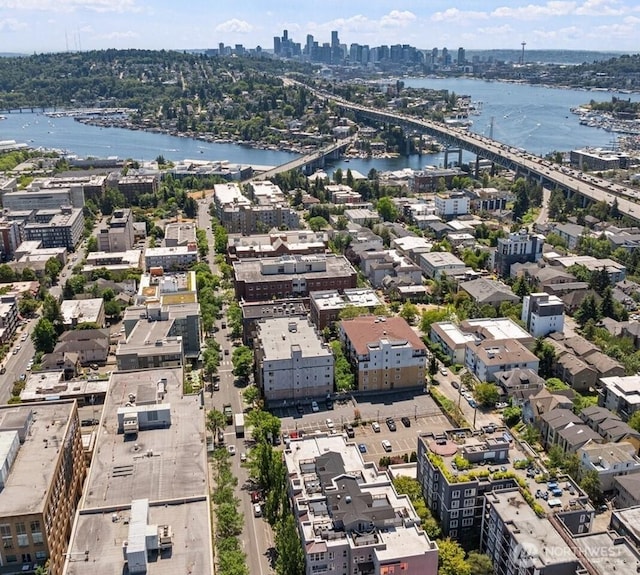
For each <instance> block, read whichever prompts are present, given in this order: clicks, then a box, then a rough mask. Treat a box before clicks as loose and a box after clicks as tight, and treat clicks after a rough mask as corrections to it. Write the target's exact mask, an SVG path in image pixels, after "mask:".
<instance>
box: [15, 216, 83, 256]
mask: <svg viewBox="0 0 640 575" xmlns="http://www.w3.org/2000/svg"><path fill="white" fill-rule="evenodd" d="M83 232H84V215H83V213H82V209H80V208H71V207H68V206H66V207H62V208H59V209H57V210H39V211H37V212H35V214H32V215H31V216H30V217H28V218H27V222H26V223H25V226H24V239H25V240H27V241H37V240H39V241H41V242H42V247H43V248H61V247H62V248H67V249H69V250H73V249H75V247H76V246H77V245H78V244H79V243H80V241H81V240H82V234H83Z"/></svg>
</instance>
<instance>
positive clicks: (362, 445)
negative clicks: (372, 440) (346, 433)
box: [358, 443, 367, 453]
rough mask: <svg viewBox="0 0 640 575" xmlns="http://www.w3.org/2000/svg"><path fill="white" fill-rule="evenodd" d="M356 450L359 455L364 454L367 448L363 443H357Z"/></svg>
mask: <svg viewBox="0 0 640 575" xmlns="http://www.w3.org/2000/svg"><path fill="white" fill-rule="evenodd" d="M358 449H359V450H360V453H366V452H367V446H366V445H365V444H364V443H359V444H358Z"/></svg>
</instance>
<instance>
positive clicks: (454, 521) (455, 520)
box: [449, 519, 458, 527]
mask: <svg viewBox="0 0 640 575" xmlns="http://www.w3.org/2000/svg"><path fill="white" fill-rule="evenodd" d="M457 526H458V520H457V519H454V520H453V521H451V522H450V523H449V527H457Z"/></svg>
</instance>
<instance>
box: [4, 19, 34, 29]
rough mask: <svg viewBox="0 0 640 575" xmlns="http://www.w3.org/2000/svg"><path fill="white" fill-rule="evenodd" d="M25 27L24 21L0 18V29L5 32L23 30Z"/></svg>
mask: <svg viewBox="0 0 640 575" xmlns="http://www.w3.org/2000/svg"><path fill="white" fill-rule="evenodd" d="M26 27H27V24H26V22H20V20H17V19H16V18H4V19H3V20H0V30H2V31H5V30H6V31H7V32H17V31H18V30H24V29H25V28H26Z"/></svg>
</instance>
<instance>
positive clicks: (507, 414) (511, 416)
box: [502, 405, 522, 427]
mask: <svg viewBox="0 0 640 575" xmlns="http://www.w3.org/2000/svg"><path fill="white" fill-rule="evenodd" d="M521 418H522V408H521V407H518V406H517V405H512V406H510V407H507V408H505V410H504V411H503V412H502V419H504V422H505V424H506V425H507V426H509V427H513V426H514V425H515V424H516V423H518V422H519V421H520V419H521Z"/></svg>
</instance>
